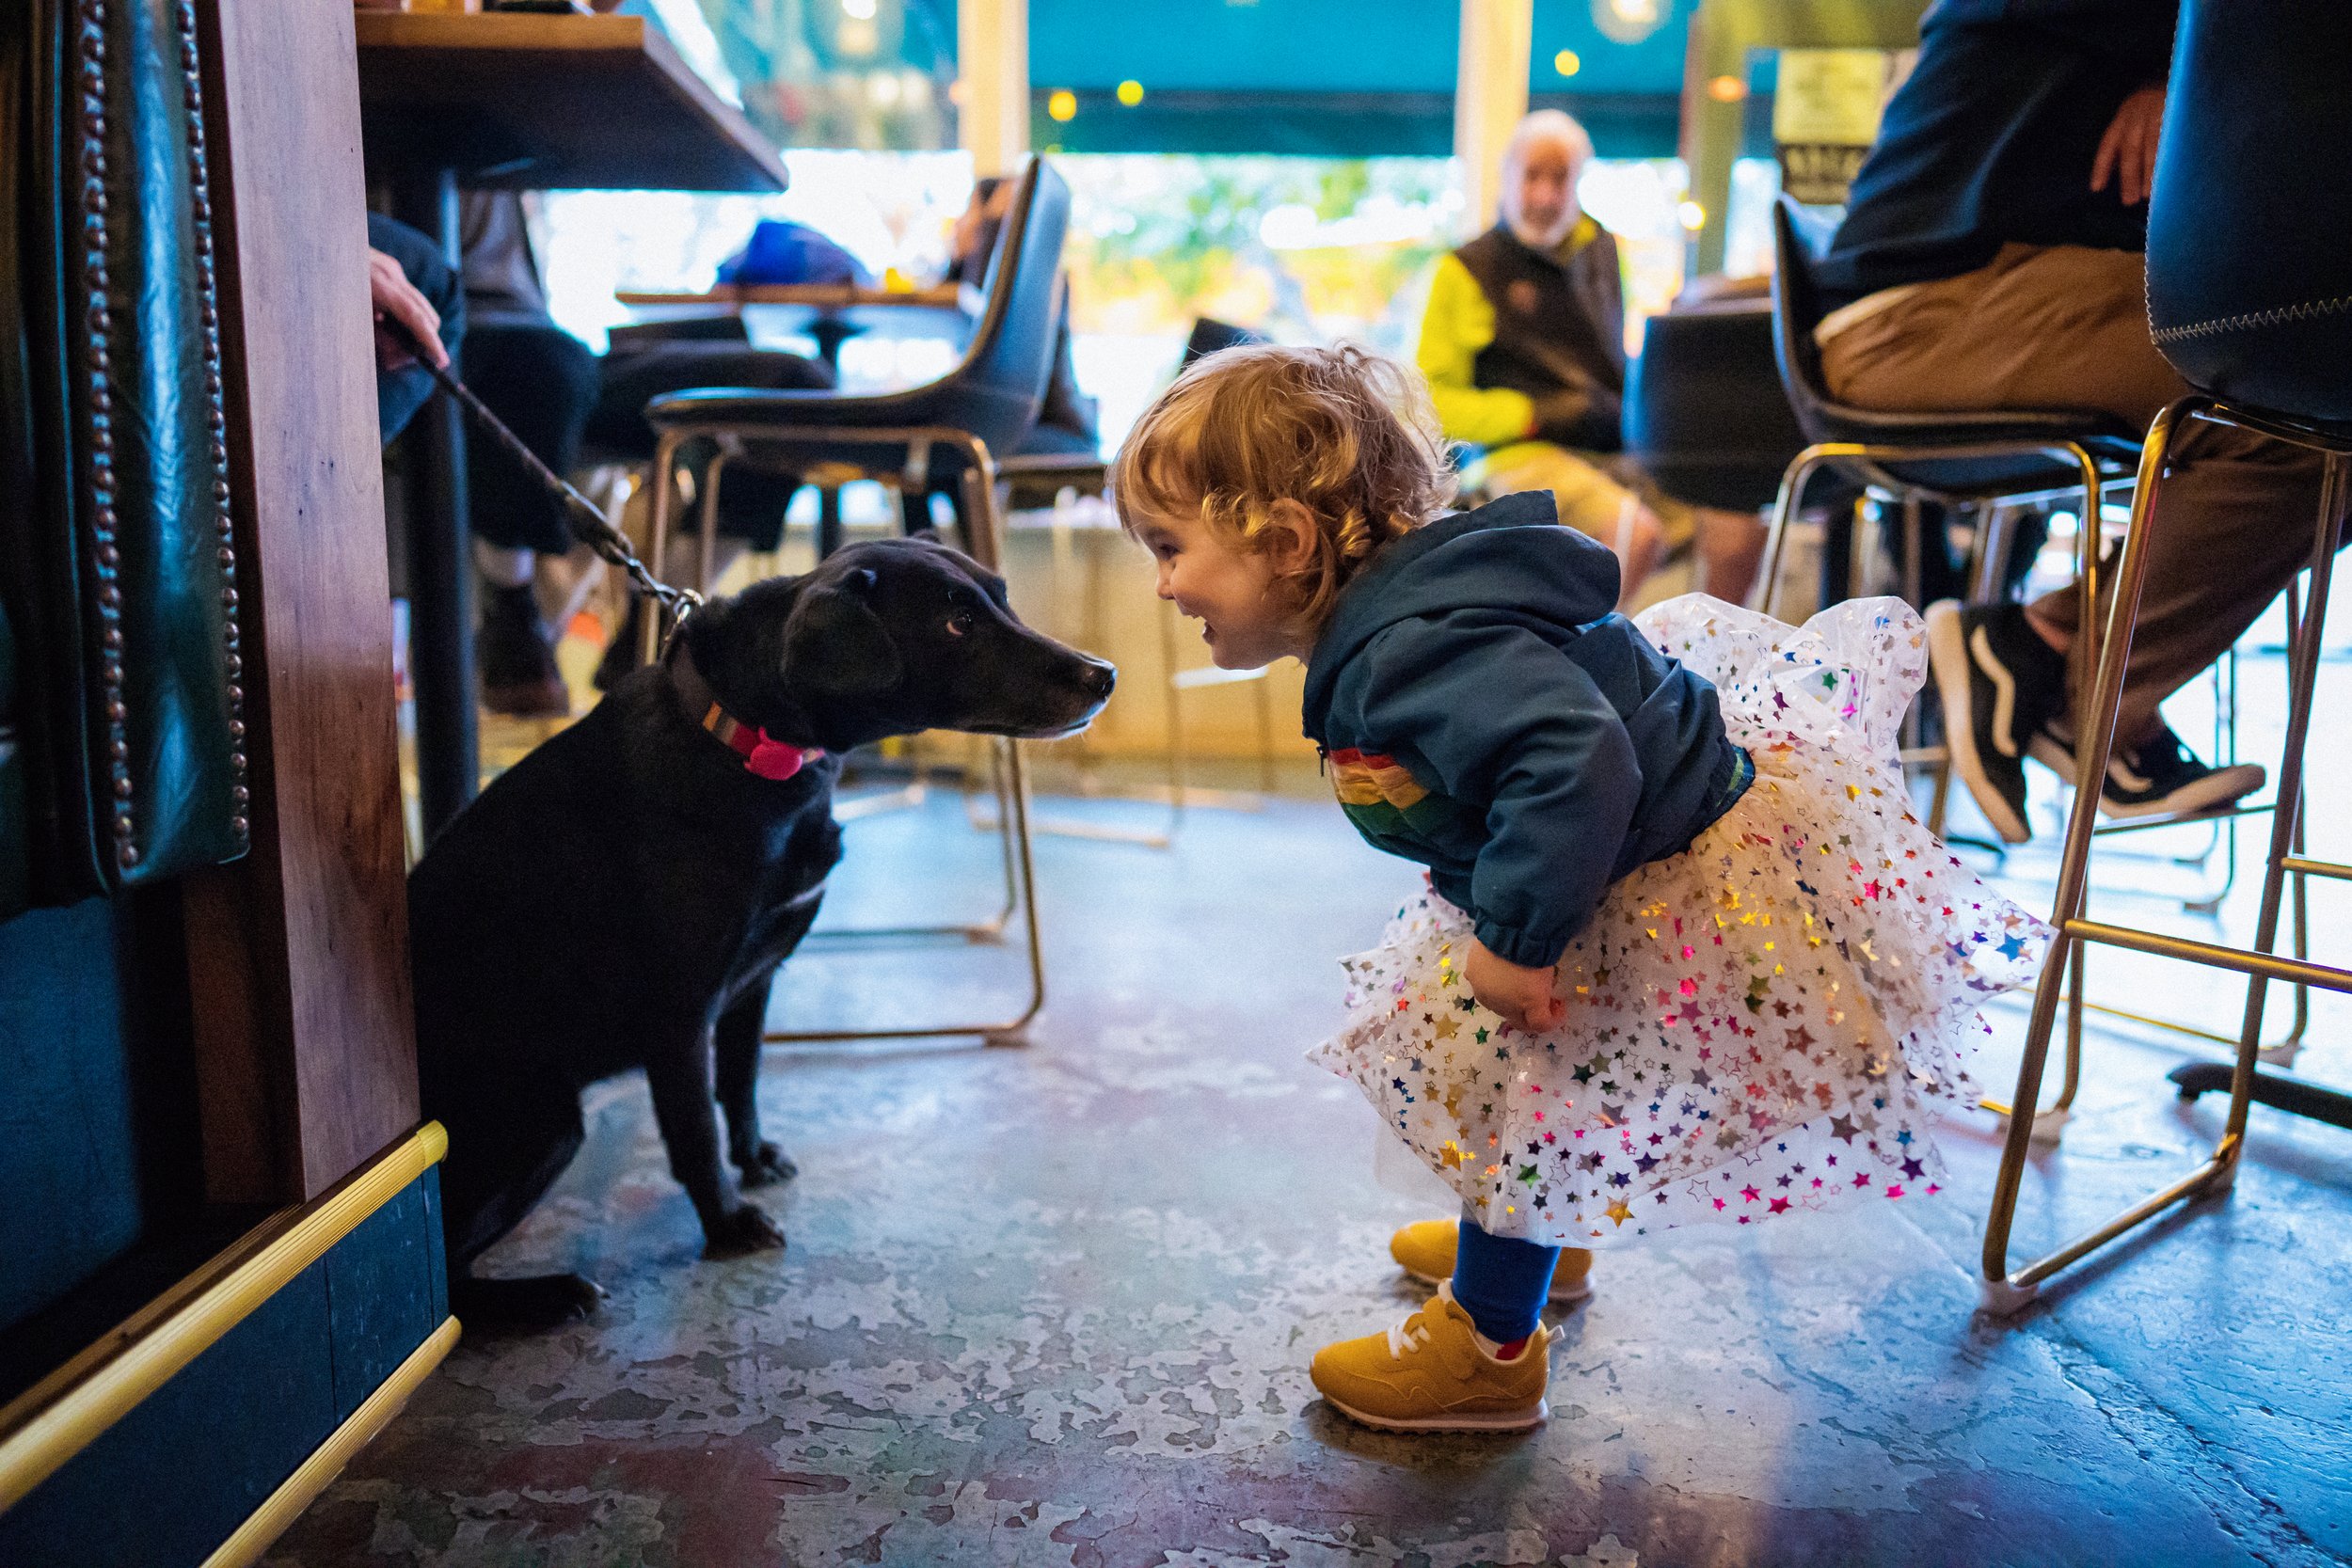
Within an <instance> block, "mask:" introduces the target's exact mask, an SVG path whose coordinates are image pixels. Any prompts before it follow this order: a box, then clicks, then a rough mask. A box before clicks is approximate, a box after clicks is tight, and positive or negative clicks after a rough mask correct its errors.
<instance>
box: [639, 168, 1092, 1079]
mask: <svg viewBox="0 0 2352 1568" xmlns="http://www.w3.org/2000/svg"><path fill="white" fill-rule="evenodd" d="M1069 216H1070V187H1069V186H1068V185H1066V184H1064V183H1063V182H1062V179H1061V177H1060V176H1059V175H1057V174H1056V173H1055V172H1054V171H1053V170H1052V169H1051V168H1050V167H1048V166H1046V164H1045V163H1044V161H1043V160H1042V159H1038V158H1032V159H1030V160H1029V163H1028V166H1027V168H1026V169H1025V171H1024V172H1023V174H1022V175H1021V177H1020V180H1019V182H1018V183H1017V184H1016V186H1015V190H1014V196H1013V201H1012V206H1011V208H1010V210H1009V212H1008V213H1007V214H1006V215H1005V222H1004V225H1003V227H1002V229H1001V230H999V232H998V235H997V241H996V251H995V255H994V257H993V260H992V261H991V263H990V269H989V276H988V279H987V282H986V284H985V290H986V293H987V303H986V306H985V308H984V309H982V311H981V313H980V318H979V322H978V325H977V326H976V327H975V328H974V330H973V334H972V338H971V341H970V343H969V344H968V345H967V347H966V349H965V351H964V356H963V358H962V359H961V362H959V363H958V364H957V365H956V367H955V368H954V369H952V370H950V371H949V372H947V373H946V375H944V376H942V377H940V378H939V379H938V380H936V381H932V382H927V383H925V384H924V385H922V386H918V387H912V388H906V389H904V390H902V391H893V392H885V393H880V394H875V395H871V396H858V395H845V394H841V393H835V392H817V391H761V390H752V389H748V388H724V387H717V388H701V389H697V390H694V391H688V392H676V393H673V394H671V395H669V396H667V397H661V398H656V399H655V400H654V401H653V402H652V403H651V404H647V405H646V409H645V417H646V418H647V419H648V420H651V421H652V423H653V426H654V428H655V429H656V430H657V431H659V432H660V443H659V446H658V448H657V451H656V452H655V456H654V467H653V471H654V473H655V474H656V475H657V476H666V475H668V474H669V473H670V472H671V471H672V470H673V467H674V465H675V462H676V459H677V452H678V449H679V448H680V447H682V446H684V445H685V444H686V443H687V442H689V441H692V440H695V439H698V438H699V439H706V440H709V441H712V442H714V443H715V455H714V456H713V458H712V459H711V461H710V464H709V465H708V467H707V468H706V469H705V470H704V474H703V477H702V481H701V483H700V485H699V494H698V496H697V498H696V499H697V502H698V503H699V505H700V508H701V513H702V515H701V540H702V558H703V563H704V566H705V569H706V571H707V568H708V565H709V562H710V559H711V541H712V539H713V537H714V534H715V530H716V525H717V516H718V496H719V489H720V485H721V483H723V475H724V469H725V467H726V465H727V464H728V463H730V462H733V461H739V460H744V461H756V462H765V463H775V464H780V465H784V466H788V467H793V468H795V469H797V470H799V471H803V472H804V471H806V470H807V469H808V468H809V467H813V466H815V465H817V464H819V463H834V464H847V465H852V466H854V467H857V468H859V469H860V470H862V471H865V472H869V473H876V474H882V475H895V476H897V477H898V480H899V482H900V483H901V485H902V487H903V488H904V490H905V491H906V492H907V493H910V494H913V495H917V496H920V495H925V494H928V493H929V491H930V488H931V486H932V477H933V470H932V465H933V463H934V461H935V460H937V459H942V458H944V460H945V462H946V465H948V466H949V467H948V471H952V472H955V473H956V474H958V475H959V476H960V483H961V490H962V495H963V500H964V505H963V506H962V507H961V508H959V509H958V517H959V519H960V523H961V527H962V529H963V531H964V537H963V539H962V544H963V547H964V549H965V550H966V552H967V553H969V554H970V555H971V556H972V558H973V559H974V560H976V561H977V562H979V563H980V564H981V565H982V566H983V567H985V568H987V569H988V570H990V571H992V572H1001V571H1002V570H1003V559H1004V534H1005V519H1004V516H1003V515H1002V513H1001V512H1000V511H999V509H998V506H997V500H996V458H995V455H994V454H995V453H996V452H998V451H1009V450H1010V449H1011V447H1012V446H1013V445H1014V443H1016V442H1017V441H1018V440H1019V439H1020V438H1021V436H1023V435H1024V434H1025V433H1026V432H1027V430H1028V429H1029V427H1030V426H1031V425H1033V424H1035V423H1036V422H1037V416H1038V409H1039V406H1040V405H1041V403H1042V402H1043V400H1044V395H1045V385H1046V378H1047V376H1048V374H1049V373H1050V372H1051V370H1052V355H1053V347H1054V324H1055V318H1056V309H1055V308H1056V303H1057V298H1058V289H1059V287H1060V281H1059V271H1060V265H1061V249H1062V238H1063V234H1064V232H1065V230H1067V228H1068V224H1069ZM670 489H671V487H670V486H669V485H668V484H667V483H656V484H655V486H654V489H653V504H652V519H651V533H652V540H651V548H650V550H649V551H648V552H647V560H648V563H649V564H650V565H651V567H652V569H653V571H654V573H655V575H657V576H660V575H662V573H663V570H664V565H665V562H666V556H667V551H668V546H669V537H670ZM706 586H707V584H706ZM647 620H648V622H649V623H650V621H651V620H652V618H651V617H647ZM654 630H655V628H654V627H653V626H650V624H649V625H648V626H647V633H648V636H649V637H650V636H651V635H652V633H653V632H654ZM989 745H990V752H991V759H992V760H991V764H990V768H989V772H990V775H991V783H992V784H993V787H994V792H995V794H996V797H997V800H998V816H997V824H998V829H999V832H1001V834H1002V836H1003V840H1004V871H1005V905H1004V908H1003V910H1002V911H1001V912H1000V913H999V914H998V915H997V917H996V918H995V919H994V920H993V921H987V922H981V923H977V924H966V925H954V926H938V927H914V928H908V929H898V930H889V931H860V932H857V933H855V934H856V935H859V936H872V937H890V938H902V937H912V936H940V937H949V938H960V939H961V940H964V941H968V942H991V941H995V940H997V939H998V938H999V937H1000V936H1001V935H1002V934H1003V932H1004V931H1005V929H1006V928H1007V927H1009V925H1010V924H1011V922H1012V919H1013V916H1014V915H1015V914H1016V913H1018V914H1019V916H1020V920H1021V927H1020V928H1021V936H1022V940H1023V944H1024V949H1025V958H1026V960H1027V972H1028V995H1027V1000H1026V1002H1025V1005H1024V1006H1022V1007H1021V1009H1020V1010H1019V1011H1018V1012H1017V1013H1016V1014H1014V1015H1013V1016H1011V1017H1009V1018H1007V1019H1002V1020H995V1021H990V1022H977V1023H966V1022H943V1023H938V1024H927V1025H924V1026H921V1027H910V1028H888V1029H829V1030H824V1031H819V1032H784V1033H779V1032H772V1031H771V1033H769V1034H768V1036H767V1038H768V1039H770V1040H778V1041H782V1040H809V1039H827V1040H839V1039H909V1038H924V1037H933V1036H940V1035H978V1036H982V1037H986V1038H987V1039H989V1040H990V1041H991V1042H992V1043H1010V1042H1014V1041H1017V1040H1018V1039H1020V1038H1021V1037H1022V1036H1023V1034H1024V1032H1025V1030H1026V1029H1027V1027H1028V1024H1029V1022H1030V1021H1031V1020H1032V1019H1034V1018H1035V1017H1036V1016H1037V1014H1038V1012H1039V1010H1040V1009H1041V1007H1042V1006H1044V1003H1045V959H1044V948H1043V937H1042V933H1041V928H1040V924H1039V918H1038V909H1037V879H1036V875H1035V871H1034V867H1033V863H1032V853H1031V847H1030V827H1029V797H1028V781H1027V775H1026V772H1025V768H1024V764H1023V759H1022V754H1021V750H1020V747H1019V745H1018V743H1017V742H1014V741H1011V740H1003V739H999V740H994V741H992V742H990V743H989ZM836 934H837V935H847V934H849V933H836Z"/></svg>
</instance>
